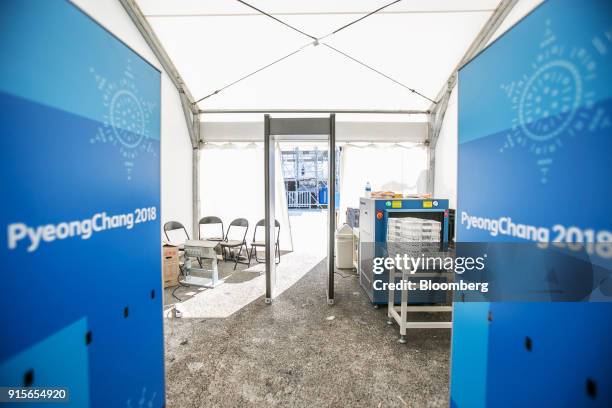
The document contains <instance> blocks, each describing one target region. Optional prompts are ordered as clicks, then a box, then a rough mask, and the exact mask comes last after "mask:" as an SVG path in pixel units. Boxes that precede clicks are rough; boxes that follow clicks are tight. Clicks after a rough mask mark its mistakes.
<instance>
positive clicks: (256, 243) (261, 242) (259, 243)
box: [249, 218, 280, 265]
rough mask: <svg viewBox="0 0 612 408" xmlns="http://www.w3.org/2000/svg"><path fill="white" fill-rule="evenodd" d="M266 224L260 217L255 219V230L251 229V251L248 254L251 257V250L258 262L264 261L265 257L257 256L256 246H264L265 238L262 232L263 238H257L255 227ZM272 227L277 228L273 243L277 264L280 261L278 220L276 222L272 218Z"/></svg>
mask: <svg viewBox="0 0 612 408" xmlns="http://www.w3.org/2000/svg"><path fill="white" fill-rule="evenodd" d="M265 226H266V220H265V218H264V219H261V220H259V221H257V224H255V231H253V241H252V242H251V252H250V254H249V257H253V251H255V252H254V255H255V260H256V261H257V262H258V263H262V262H265V261H266V260H265V259H261V260H260V259H259V258H257V248H261V247H264V248H265V246H266V238H265V234H264V239H263V240H258V239H257V227H264V228H265ZM274 228H275V229H276V228H278V229H277V232H276V242H275V244H274V246H275V247H276V254H277V255H278V259H277V260H276V264H277V265H278V264H279V263H280V245H279V242H280V240H279V238H280V222H278V220H274Z"/></svg>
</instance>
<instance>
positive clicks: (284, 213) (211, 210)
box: [200, 143, 293, 250]
mask: <svg viewBox="0 0 612 408" xmlns="http://www.w3.org/2000/svg"><path fill="white" fill-rule="evenodd" d="M275 153H276V162H275V165H276V166H275V169H276V170H275V171H276V184H275V189H276V192H275V194H276V204H275V207H276V218H277V220H278V222H279V223H280V224H281V233H280V247H281V249H282V250H292V249H293V248H292V238H291V229H290V226H289V214H288V210H287V194H286V193H285V183H284V181H283V178H282V173H281V159H280V148H279V147H278V145H277V147H276V152H275ZM263 162H264V151H263V144H261V143H223V144H207V145H206V146H205V148H204V149H203V150H202V151H201V156H200V194H201V197H200V199H201V202H202V211H201V213H202V216H203V217H204V216H210V215H214V216H217V217H220V218H221V219H222V220H223V224H224V226H225V228H226V230H227V227H228V226H229V224H230V222H231V221H232V220H234V219H236V218H246V219H247V220H248V221H249V231H248V234H247V243H249V244H250V242H251V241H252V239H253V232H254V231H255V224H256V223H257V221H259V220H261V219H262V218H264V216H265V213H264V207H265V206H264V166H263ZM257 232H258V234H257V236H258V238H257V239H258V240H263V234H264V229H263V228H259V229H258V231H257Z"/></svg>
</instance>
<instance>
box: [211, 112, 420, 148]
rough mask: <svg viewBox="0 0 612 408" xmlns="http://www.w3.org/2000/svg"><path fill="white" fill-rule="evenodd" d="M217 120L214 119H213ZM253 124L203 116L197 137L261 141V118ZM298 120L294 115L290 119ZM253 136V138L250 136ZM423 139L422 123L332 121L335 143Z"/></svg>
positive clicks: (417, 141)
mask: <svg viewBox="0 0 612 408" xmlns="http://www.w3.org/2000/svg"><path fill="white" fill-rule="evenodd" d="M217 116H218V115H217ZM261 116H262V117H261V118H259V120H257V121H255V120H252V121H244V122H242V121H227V122H226V121H211V120H208V117H209V116H208V115H204V121H203V122H202V124H201V134H202V135H204V140H205V141H210V142H219V141H253V138H254V137H255V140H258V141H259V140H262V141H263V134H264V126H263V115H261ZM293 116H298V115H293ZM254 135H256V136H254ZM426 138H427V123H426V122H384V121H371V122H370V121H369V122H358V121H341V120H338V118H337V119H336V141H337V142H373V141H375V142H381V141H385V142H414V143H419V142H423V141H424V140H425V139H426Z"/></svg>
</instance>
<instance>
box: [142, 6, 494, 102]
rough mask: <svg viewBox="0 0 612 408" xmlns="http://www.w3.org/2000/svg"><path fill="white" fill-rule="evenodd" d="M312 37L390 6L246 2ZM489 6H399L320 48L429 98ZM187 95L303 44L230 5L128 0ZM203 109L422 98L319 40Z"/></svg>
mask: <svg viewBox="0 0 612 408" xmlns="http://www.w3.org/2000/svg"><path fill="white" fill-rule="evenodd" d="M246 1H247V2H248V3H250V4H252V5H253V6H255V7H257V8H260V9H262V10H264V11H266V12H268V13H270V14H272V15H274V16H276V17H278V18H279V19H281V20H283V21H286V22H287V23H288V24H291V25H292V26H294V27H297V28H298V29H300V30H302V31H304V32H306V33H308V34H310V35H312V36H314V37H317V38H320V37H321V36H324V35H326V34H329V33H330V32H331V31H333V30H335V29H337V28H339V27H341V26H343V25H345V24H347V23H349V22H351V21H353V20H356V19H357V18H359V17H360V16H362V15H365V14H367V13H368V12H370V11H373V10H375V9H377V8H379V7H381V6H383V5H385V4H387V3H389V2H390V0H344V1H341V0H336V1H331V0H307V1H306V0H300V1H297V0H296V1H286V0H246ZM497 3H498V0H462V1H460V2H459V1H453V0H431V1H419V0H404V1H401V2H399V3H397V4H394V5H392V6H390V7H388V8H386V9H385V10H383V11H382V12H380V13H377V14H375V15H373V16H370V17H368V18H366V19H364V20H362V21H360V22H358V23H356V24H354V25H352V26H350V27H348V28H346V29H344V30H342V31H341V32H339V33H338V34H335V35H332V36H329V37H327V38H325V39H324V40H323V41H322V43H326V44H328V45H330V46H332V47H335V48H336V49H338V50H341V51H343V52H345V53H347V54H350V55H351V56H353V57H354V58H356V59H358V60H360V61H362V62H365V63H367V64H368V65H370V66H372V67H374V68H376V69H377V70H379V71H381V72H384V73H385V74H387V75H389V76H391V77H393V78H394V79H396V80H397V81H399V82H401V83H403V84H405V85H406V86H408V87H411V88H414V89H416V90H417V91H419V92H421V93H423V94H424V95H426V96H428V97H429V98H435V97H436V95H437V93H438V92H439V91H440V89H441V88H442V87H443V85H444V83H445V81H446V79H447V78H448V76H449V75H450V73H451V72H452V70H453V69H454V68H455V66H456V64H457V63H458V61H459V60H460V59H461V57H462V56H463V54H464V53H465V51H466V49H467V48H468V46H469V45H470V43H471V42H472V41H473V39H474V38H475V37H476V35H477V33H478V32H479V30H480V29H481V28H482V26H483V25H484V23H485V22H486V21H487V19H488V18H489V16H490V15H491V14H492V12H493V10H494V9H495V7H496V6H497ZM138 5H139V6H140V7H141V9H142V11H143V13H144V14H145V16H146V17H147V19H148V21H149V23H150V24H151V26H152V27H153V29H154V31H155V32H156V34H157V35H158V37H159V39H160V41H161V43H162V44H163V46H164V47H165V49H166V51H167V52H168V54H169V56H170V58H171V59H172V60H173V62H174V64H175V65H176V67H177V69H178V71H179V72H180V74H181V75H182V76H183V78H184V80H185V82H186V84H187V86H188V87H189V89H190V90H191V92H192V94H193V95H194V97H195V98H196V99H199V98H201V97H204V96H206V95H208V94H210V93H212V92H214V91H215V90H217V89H219V88H221V87H223V86H224V85H226V84H228V83H231V82H233V81H235V80H236V79H238V78H240V77H242V76H244V75H246V74H248V73H251V72H253V71H255V70H257V69H258V68H260V67H262V66H265V65H267V64H269V63H270V62H272V61H274V60H276V59H278V58H280V57H283V56H285V55H287V54H289V53H291V52H293V51H295V50H297V49H299V48H300V47H302V46H305V45H307V44H309V43H312V42H313V40H312V39H310V38H308V37H307V36H305V35H302V34H300V33H298V32H296V31H294V30H292V29H290V28H288V27H286V26H284V25H282V24H280V23H278V22H276V21H274V20H272V19H271V18H269V17H267V16H264V15H262V14H260V13H258V12H257V11H255V10H253V9H251V8H248V7H247V6H245V5H243V4H241V3H240V2H238V1H234V0H208V1H206V0H183V1H165V0H138ZM199 106H200V108H204V109H241V108H247V109H271V108H281V109H321V108H324V109H327V108H333V109H419V110H426V109H428V108H429V106H430V102H429V101H428V100H426V99H424V98H421V97H419V96H417V95H415V94H413V93H411V92H410V91H409V90H407V89H405V88H404V87H402V86H400V85H398V84H396V83H394V82H392V81H391V80H389V79H387V78H384V77H382V76H380V75H378V74H376V73H375V72H372V71H371V70H368V69H367V68H365V67H363V66H362V65H359V64H358V63H356V62H355V61H352V60H350V59H348V58H346V57H345V56H343V55H341V54H339V53H338V52H336V51H334V50H332V49H331V48H328V47H327V46H325V45H324V44H320V45H318V46H313V45H310V46H308V47H306V48H304V49H303V50H302V51H300V52H298V53H297V54H295V55H293V56H291V57H289V58H287V59H285V60H283V61H281V62H279V63H278V64H276V65H274V66H272V67H270V68H268V69H265V70H263V71H262V72H260V73H257V74H255V75H253V76H252V77H250V78H247V79H245V80H244V81H242V82H240V83H238V84H236V85H234V86H232V87H230V88H228V89H226V90H224V91H223V92H220V93H219V94H217V95H214V96H212V97H210V98H208V99H206V100H204V101H202V102H200V103H199Z"/></svg>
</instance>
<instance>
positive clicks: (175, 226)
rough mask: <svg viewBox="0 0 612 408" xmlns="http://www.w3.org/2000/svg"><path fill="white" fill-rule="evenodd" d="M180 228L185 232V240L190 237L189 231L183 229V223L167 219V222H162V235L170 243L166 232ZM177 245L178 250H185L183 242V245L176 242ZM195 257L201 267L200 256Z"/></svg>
mask: <svg viewBox="0 0 612 408" xmlns="http://www.w3.org/2000/svg"><path fill="white" fill-rule="evenodd" d="M180 229H182V230H183V232H184V233H185V237H186V240H190V239H191V238H189V233H188V232H187V230H186V229H185V226H184V225H183V224H181V223H180V222H178V221H168V222H167V223H165V224H164V235H165V236H166V240H167V241H168V242H169V243H171V244H172V243H173V242H172V240H171V239H170V237H169V236H168V232H170V231H177V230H180ZM177 245H178V247H179V251H184V250H185V247H184V244H183V245H181V244H177ZM197 259H198V263H199V264H200V268H201V267H202V261H201V260H200V258H197Z"/></svg>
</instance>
